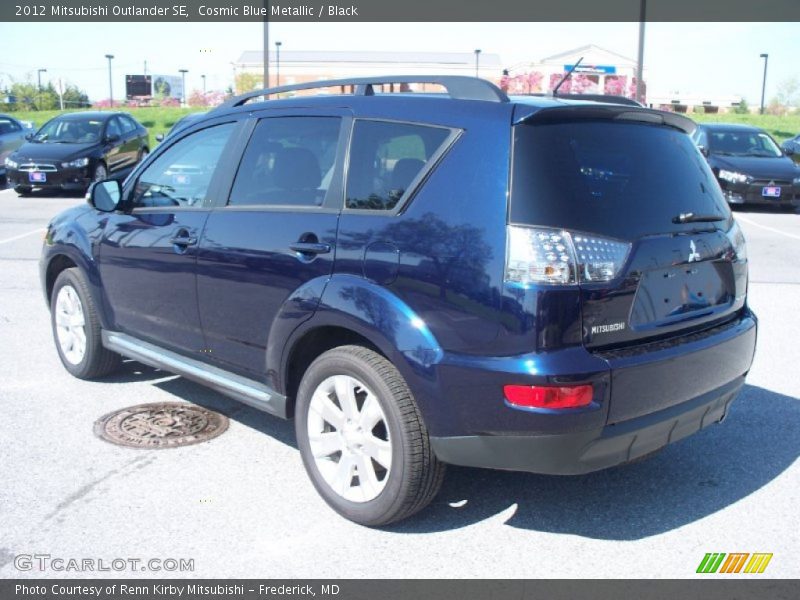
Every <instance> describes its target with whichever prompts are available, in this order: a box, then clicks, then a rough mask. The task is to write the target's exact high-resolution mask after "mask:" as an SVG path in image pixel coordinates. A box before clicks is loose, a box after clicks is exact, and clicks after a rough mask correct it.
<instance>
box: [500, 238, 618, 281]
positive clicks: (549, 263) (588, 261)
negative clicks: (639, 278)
mask: <svg viewBox="0 0 800 600" xmlns="http://www.w3.org/2000/svg"><path fill="white" fill-rule="evenodd" d="M630 249H631V245H630V244H629V243H627V242H620V241H617V240H612V239H609V238H605V237H602V236H597V235H587V234H583V233H576V232H571V231H566V230H563V229H550V228H545V227H523V226H519V225H509V226H508V252H507V256H506V275H505V279H506V281H509V282H512V283H519V284H535V283H546V284H570V283H578V282H580V283H590V282H592V283H593V282H596V281H610V280H612V279H614V278H615V277H616V276H617V275H618V274H619V272H620V271H621V270H622V267H623V265H624V264H625V259H626V258H627V256H628V252H629V251H630Z"/></svg>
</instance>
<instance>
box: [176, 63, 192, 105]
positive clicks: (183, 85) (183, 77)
mask: <svg viewBox="0 0 800 600" xmlns="http://www.w3.org/2000/svg"><path fill="white" fill-rule="evenodd" d="M188 72H189V69H178V73H180V74H181V96H183V98H182V100H181V106H186V74H187V73H188Z"/></svg>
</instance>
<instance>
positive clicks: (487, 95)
mask: <svg viewBox="0 0 800 600" xmlns="http://www.w3.org/2000/svg"><path fill="white" fill-rule="evenodd" d="M389 83H434V84H438V85H441V86H442V87H443V88H445V89H446V90H447V93H448V94H449V96H450V97H451V98H453V99H455V100H484V101H486V102H508V96H506V94H505V92H503V91H502V90H501V89H500V88H498V87H497V86H496V85H494V84H493V83H492V82H490V81H486V80H485V79H479V78H477V77H466V76H463V75H438V76H437V75H418V76H414V75H397V76H388V75H387V76H379V77H356V78H352V79H326V80H322V81H312V82H308V83H298V84H293V85H281V86H278V87H273V88H266V89H263V90H253V91H252V92H247V93H246V94H242V95H240V96H236V97H234V98H231V99H230V100H228V101H226V102H223V103H222V104H220V105H219V106H218V107H217V108H215V109H214V111H215V112H216V111H218V110H221V109H226V108H235V107H237V106H242V105H244V104H245V103H246V102H248V101H249V100H252V99H253V98H258V97H261V96H271V95H273V94H281V93H283V92H294V91H298V90H314V89H322V88H328V87H336V86H344V85H349V86H354V89H355V91H354V95H355V96H373V95H375V91H374V89H373V86H375V85H383V84H389Z"/></svg>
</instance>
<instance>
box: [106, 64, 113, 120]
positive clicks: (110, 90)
mask: <svg viewBox="0 0 800 600" xmlns="http://www.w3.org/2000/svg"><path fill="white" fill-rule="evenodd" d="M106 58H107V59H108V100H109V102H110V103H111V108H114V88H113V87H111V59H112V58H114V55H113V54H106Z"/></svg>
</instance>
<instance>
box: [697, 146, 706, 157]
mask: <svg viewBox="0 0 800 600" xmlns="http://www.w3.org/2000/svg"><path fill="white" fill-rule="evenodd" d="M697 149H698V150H700V154H702V155H703V156H708V148H706V147H705V146H698V147H697Z"/></svg>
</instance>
